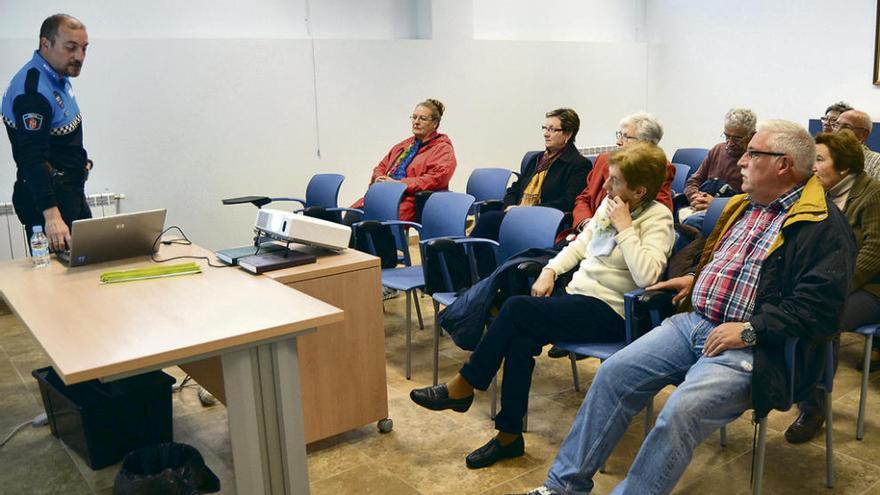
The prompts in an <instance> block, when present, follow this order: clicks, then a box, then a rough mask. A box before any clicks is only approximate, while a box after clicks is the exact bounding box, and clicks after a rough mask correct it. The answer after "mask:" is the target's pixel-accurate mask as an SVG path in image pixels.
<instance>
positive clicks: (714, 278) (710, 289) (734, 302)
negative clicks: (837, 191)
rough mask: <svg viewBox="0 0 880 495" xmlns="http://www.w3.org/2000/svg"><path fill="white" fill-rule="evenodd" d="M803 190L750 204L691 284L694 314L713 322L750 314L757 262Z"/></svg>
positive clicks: (755, 289)
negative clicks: (773, 199) (762, 202)
mask: <svg viewBox="0 0 880 495" xmlns="http://www.w3.org/2000/svg"><path fill="white" fill-rule="evenodd" d="M803 190H804V187H803V186H799V187H797V188H794V189H791V190H790V191H788V192H787V193H785V194H783V195H782V196H781V197H780V198H777V199H776V200H775V201H773V202H772V203H770V204H769V205H767V206H761V205H757V204H755V203H751V204H750V205H749V206H748V207H747V208H746V211H745V212H744V213H743V215H742V217H741V218H740V219H739V220H737V222H736V223H735V224H733V227H731V228H730V230H728V231H727V232H726V233H724V235H723V236H722V238H721V239H720V240H719V241H718V244H717V246H716V248H715V253H714V254H713V256H712V260H711V261H709V263H707V264H706V266H705V267H703V270H702V271H701V272H700V276H699V278H697V282H696V284H695V285H694V290H693V293H692V296H691V300H692V302H693V307H694V311H696V312H697V314H699V315H700V316H702V317H704V318H706V319H707V320H709V321H711V322H712V323H715V324H716V325H717V324H721V323H724V322H728V321H746V320H748V319H749V317H751V315H752V311H753V310H754V308H755V292H756V291H757V288H758V278H759V277H760V275H761V263H763V261H764V258H766V257H767V253H768V252H769V251H770V246H771V245H772V244H773V241H774V240H775V239H776V237H777V236H778V235H779V231H780V229H781V228H782V222H783V220H785V217H786V215H787V213H788V210H789V208H791V206H792V205H793V204H794V203H795V202H796V201H797V200H798V199H799V198H800V197H801V192H803Z"/></svg>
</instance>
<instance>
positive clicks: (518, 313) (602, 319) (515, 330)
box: [410, 143, 675, 469]
mask: <svg viewBox="0 0 880 495" xmlns="http://www.w3.org/2000/svg"><path fill="white" fill-rule="evenodd" d="M666 161H667V160H666V155H665V154H664V153H663V150H661V149H660V148H658V147H657V146H655V145H652V144H647V143H639V144H636V145H633V146H629V147H627V148H625V149H621V150H618V151H616V152H614V153H613V154H612V155H611V157H610V159H609V165H610V166H609V177H608V180H607V181H606V182H605V190H606V191H607V193H608V196H607V197H606V198H605V200H604V201H603V202H602V204H601V205H600V206H599V208H598V210H597V212H596V215H595V216H594V217H593V218H592V219H591V220H590V223H589V224H588V225H587V226H586V227H585V228H584V230H583V233H582V234H581V235H579V236H578V238H577V239H575V241H574V242H572V243H571V244H569V245H568V246H567V247H566V248H565V249H563V250H562V251H561V252H560V253H559V254H558V255H557V256H556V257H554V258H553V259H552V260H550V262H549V263H548V264H547V266H546V267H545V268H544V270H543V271H542V272H541V275H540V276H539V277H538V279H537V280H536V281H535V283H534V284H533V285H532V291H531V296H514V297H511V298H510V299H508V300H507V301H506V302H505V303H504V305H503V306H502V307H501V311H500V313H499V314H498V316H497V317H496V318H495V320H494V321H493V322H492V325H491V326H490V327H489V330H488V332H487V333H486V335H485V336H484V337H483V340H482V341H481V342H480V344H479V345H478V346H477V349H476V350H475V351H474V353H473V354H472V355H471V357H470V359H469V360H468V362H467V363H466V364H465V365H464V366H462V368H461V370H460V371H459V373H458V374H457V375H456V376H455V377H454V378H453V379H452V380H450V381H449V382H448V383H442V384H439V385H435V386H433V387H425V388H422V389H415V390H413V391H412V392H410V397H411V398H412V400H413V401H414V402H416V403H417V404H419V405H421V406H423V407H426V408H428V409H433V410H444V409H453V410H455V411H458V412H465V411H467V410H468V408H470V405H471V403H472V402H473V398H474V389H479V390H486V389H487V388H488V387H489V384H490V383H491V381H492V378H493V377H494V376H495V374H496V373H497V372H498V369H499V368H500V367H501V366H502V363H503V365H504V378H503V381H502V384H501V410H500V411H499V412H498V414H497V415H496V417H495V429H497V430H498V435H497V436H495V437H493V438H492V440H490V441H489V442H488V443H487V444H485V445H483V446H482V447H480V448H478V449H477V450H475V451H473V452H471V453H470V454H469V455H468V456H467V458H466V463H467V466H468V467H469V468H471V469H477V468H482V467H487V466H491V465H492V464H494V463H495V462H496V461H498V460H500V459H506V458H510V457H518V456H521V455H523V453H524V449H525V444H524V442H523V437H522V426H523V425H522V423H523V417H524V416H525V413H526V411H527V409H528V398H529V387H530V386H531V379H532V370H533V369H534V367H535V356H537V355H539V354H540V353H541V349H542V348H543V347H544V346H545V345H547V344H548V343H552V342H561V341H584V342H619V341H621V340H624V320H623V294H624V293H625V292H629V291H631V290H634V289H636V288H638V287H647V286H649V285H651V284H653V283H655V282H656V281H657V280H658V279H659V278H660V276H661V275H662V273H663V271H664V270H665V268H666V261H667V258H668V257H669V254H670V252H671V251H672V244H673V242H674V238H675V235H674V232H673V227H672V223H673V222H672V213H671V212H670V211H669V208H667V207H666V206H664V205H662V204H660V203H658V202H656V201H654V198H655V196H656V195H657V191H659V190H660V187H661V186H662V185H663V181H664V180H665V179H666ZM575 267H577V268H578V269H577V271H576V272H575V274H574V277H573V278H572V280H571V282H570V283H569V284H568V285H567V286H566V287H565V289H564V291H563V290H561V289H560V290H556V291H554V285H555V281H556V278H557V277H558V276H559V275H561V274H563V273H565V272H567V271H569V270H572V269H574V268H575ZM550 295H553V297H547V296H550Z"/></svg>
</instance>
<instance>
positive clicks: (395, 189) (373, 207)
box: [337, 182, 409, 264]
mask: <svg viewBox="0 0 880 495" xmlns="http://www.w3.org/2000/svg"><path fill="white" fill-rule="evenodd" d="M405 191H406V184H404V183H402V182H375V183H373V184H372V185H370V188H369V189H367V194H365V195H364V207H363V208H362V209H359V208H337V210H339V211H348V212H355V213H359V214H360V215H361V216H362V218H361V221H360V222H356V223H354V224H352V226H351V231H352V238H355V234H356V233H357V228H358V225H359V224H360V223H363V222H366V221H370V220H372V221H377V222H383V221H391V220H400V201H401V200H402V199H403V193H404V192H405ZM392 232H393V233H394V241H395V245H396V247H397V250H398V253H400V251H401V250H402V252H403V253H402V254H398V260H400V261H403V260H405V261H406V262H407V264H408V262H409V250H408V249H407V245H406V239H405V238H404V236H403V235H401V233H400V232H399V231H398V230H395V229H393V230H392ZM367 251H369V252H371V253H372V254H374V255H375V254H376V249H375V247H372V246H370V247H368V248H367Z"/></svg>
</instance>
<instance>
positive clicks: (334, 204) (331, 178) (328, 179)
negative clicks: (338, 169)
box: [269, 174, 345, 223]
mask: <svg viewBox="0 0 880 495" xmlns="http://www.w3.org/2000/svg"><path fill="white" fill-rule="evenodd" d="M344 180H345V176H344V175H341V174H315V175H313V176H312V178H311V179H310V180H309V184H308V185H307V186H306V197H305V199H303V198H294V197H283V198H269V202H271V203H274V202H279V201H293V202H296V203H299V204H300V205H302V208H299V209H296V210H293V212H294V213H300V212H304V211H305V210H310V211H309V212H306V214H311V215H312V216H317V217H319V218H323V219H325V220H332V221H334V222H337V223H338V222H341V221H342V214H341V213H340V211H341V210H340V209H339V208H338V206H339V204H338V198H339V188H340V186H342V182H343V181H344ZM312 208H316V209H320V210H323V211H324V212H327V213H326V214H321V213H320V212H318V211H316V210H311V209H312ZM312 212H314V213H312Z"/></svg>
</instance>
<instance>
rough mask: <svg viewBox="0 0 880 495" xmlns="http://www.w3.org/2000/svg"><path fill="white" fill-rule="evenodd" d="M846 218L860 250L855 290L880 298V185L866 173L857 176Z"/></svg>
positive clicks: (844, 211)
mask: <svg viewBox="0 0 880 495" xmlns="http://www.w3.org/2000/svg"><path fill="white" fill-rule="evenodd" d="M843 214H844V216H846V220H847V221H848V222H849V225H850V226H851V227H852V230H853V234H855V236H856V247H857V248H858V250H859V254H858V255H857V256H856V271H855V275H854V276H853V282H852V290H853V291H855V290H859V289H861V290H865V291H867V292H869V293H871V294H873V295H874V296H876V297H880V182H877V181H876V180H874V179H872V178H871V177H870V176H869V175H868V174H866V173H864V172H863V173H861V174H859V175H857V176H856V177H855V182H853V185H852V189H850V191H849V197H848V198H847V200H846V206H845V207H844V209H843Z"/></svg>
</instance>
